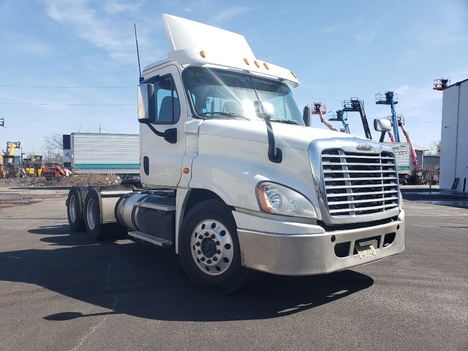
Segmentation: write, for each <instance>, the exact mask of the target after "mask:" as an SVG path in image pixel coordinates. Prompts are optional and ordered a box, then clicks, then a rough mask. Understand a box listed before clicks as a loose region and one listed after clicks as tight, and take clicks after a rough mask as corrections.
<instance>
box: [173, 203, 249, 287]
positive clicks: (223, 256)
mask: <svg viewBox="0 0 468 351" xmlns="http://www.w3.org/2000/svg"><path fill="white" fill-rule="evenodd" d="M179 254H180V260H181V263H182V267H183V268H184V271H185V272H186V273H187V275H188V277H189V279H190V280H191V281H192V282H193V283H194V284H195V285H196V286H198V287H199V288H201V289H203V290H208V291H212V292H217V293H223V294H228V293H232V292H234V291H236V290H239V289H240V288H242V287H243V286H245V285H246V284H247V283H248V282H249V281H250V280H251V279H252V277H253V271H252V270H250V269H248V268H245V267H242V265H241V255H240V246H239V239H238V237H237V230H236V224H235V221H234V218H233V216H232V213H231V211H230V209H229V208H228V207H227V206H226V205H225V204H224V203H222V202H221V201H218V200H208V201H205V202H202V203H200V204H197V205H196V206H194V207H193V208H192V209H191V210H190V211H189V213H188V214H187V216H186V217H185V219H184V221H183V223H182V227H181V235H180V241H179Z"/></svg>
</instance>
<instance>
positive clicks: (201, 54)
mask: <svg viewBox="0 0 468 351" xmlns="http://www.w3.org/2000/svg"><path fill="white" fill-rule="evenodd" d="M200 56H201V57H203V58H206V55H205V51H203V50H202V51H200Z"/></svg>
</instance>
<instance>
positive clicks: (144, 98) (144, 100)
mask: <svg viewBox="0 0 468 351" xmlns="http://www.w3.org/2000/svg"><path fill="white" fill-rule="evenodd" d="M153 99H154V86H153V84H140V85H138V122H140V123H151V122H154V121H155V119H156V114H155V111H154V103H152V101H153Z"/></svg>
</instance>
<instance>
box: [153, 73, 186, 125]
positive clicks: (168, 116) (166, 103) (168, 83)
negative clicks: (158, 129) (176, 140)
mask: <svg viewBox="0 0 468 351" xmlns="http://www.w3.org/2000/svg"><path fill="white" fill-rule="evenodd" d="M154 103H155V105H156V106H155V107H156V108H155V112H156V120H155V122H154V123H157V124H173V123H176V122H177V121H178V120H179V117H180V105H179V95H178V94H177V90H176V87H175V84H174V79H173V78H172V77H171V76H163V77H160V78H159V79H158V80H156V81H155V82H154Z"/></svg>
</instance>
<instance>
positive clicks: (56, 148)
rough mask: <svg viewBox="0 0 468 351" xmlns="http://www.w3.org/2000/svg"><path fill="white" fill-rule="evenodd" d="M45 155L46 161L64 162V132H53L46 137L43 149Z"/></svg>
mask: <svg viewBox="0 0 468 351" xmlns="http://www.w3.org/2000/svg"><path fill="white" fill-rule="evenodd" d="M41 151H42V153H43V155H44V162H46V163H48V162H50V163H59V164H62V163H63V137H62V134H59V133H52V134H51V135H49V136H47V137H45V138H44V143H43V145H42V149H41Z"/></svg>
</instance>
